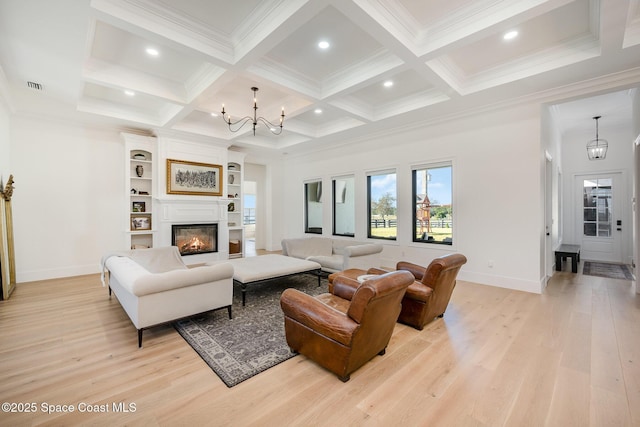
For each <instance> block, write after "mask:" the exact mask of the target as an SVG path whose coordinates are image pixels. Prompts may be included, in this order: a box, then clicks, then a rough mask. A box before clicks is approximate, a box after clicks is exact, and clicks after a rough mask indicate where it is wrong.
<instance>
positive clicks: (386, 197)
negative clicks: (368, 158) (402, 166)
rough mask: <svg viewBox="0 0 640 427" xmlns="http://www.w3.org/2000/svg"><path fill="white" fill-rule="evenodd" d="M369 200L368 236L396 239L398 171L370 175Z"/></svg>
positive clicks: (368, 178) (368, 177)
mask: <svg viewBox="0 0 640 427" xmlns="http://www.w3.org/2000/svg"><path fill="white" fill-rule="evenodd" d="M367 200H368V201H369V203H368V227H367V229H368V231H367V235H368V237H370V238H375V239H389V240H395V239H396V237H397V235H398V221H397V204H396V200H397V191H396V173H395V172H380V173H375V174H370V175H368V176H367Z"/></svg>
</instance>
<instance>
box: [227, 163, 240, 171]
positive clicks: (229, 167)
mask: <svg viewBox="0 0 640 427" xmlns="http://www.w3.org/2000/svg"><path fill="white" fill-rule="evenodd" d="M227 169H229V170H230V171H235V170H238V167H237V166H236V165H235V164H234V163H229V164H228V165H227Z"/></svg>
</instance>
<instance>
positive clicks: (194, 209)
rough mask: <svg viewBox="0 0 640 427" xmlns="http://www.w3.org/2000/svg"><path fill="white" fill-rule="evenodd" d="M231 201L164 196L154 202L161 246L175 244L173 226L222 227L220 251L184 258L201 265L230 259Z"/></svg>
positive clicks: (219, 243)
mask: <svg viewBox="0 0 640 427" xmlns="http://www.w3.org/2000/svg"><path fill="white" fill-rule="evenodd" d="M228 204H229V200H228V199H223V198H213V197H205V196H201V197H190V196H177V197H162V198H156V199H154V205H155V206H157V213H156V216H157V219H156V228H157V230H158V235H157V236H156V238H157V244H158V245H159V246H170V245H171V226H172V225H173V224H206V223H216V224H218V252H215V253H208V254H198V255H190V256H189V257H186V258H185V259H184V261H185V263H188V264H200V263H203V262H209V261H218V260H224V259H228V258H229V248H228V246H227V245H225V244H221V243H223V242H228V240H229V227H228V224H227V205H228Z"/></svg>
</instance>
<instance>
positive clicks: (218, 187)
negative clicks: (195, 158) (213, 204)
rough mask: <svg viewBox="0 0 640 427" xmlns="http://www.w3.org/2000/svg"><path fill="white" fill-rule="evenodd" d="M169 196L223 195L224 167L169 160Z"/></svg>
mask: <svg viewBox="0 0 640 427" xmlns="http://www.w3.org/2000/svg"><path fill="white" fill-rule="evenodd" d="M167 194H190V195H196V196H221V195H222V166H221V165H212V164H207V163H198V162H188V161H184V160H173V159H167Z"/></svg>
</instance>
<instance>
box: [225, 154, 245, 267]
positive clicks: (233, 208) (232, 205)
mask: <svg viewBox="0 0 640 427" xmlns="http://www.w3.org/2000/svg"><path fill="white" fill-rule="evenodd" d="M233 154H234V153H230V156H229V160H230V161H229V163H228V164H227V171H226V175H227V176H226V178H227V198H228V199H229V204H228V208H227V225H228V226H229V258H240V257H242V256H244V224H243V218H242V212H243V208H242V182H243V170H242V166H243V164H242V161H241V160H240V159H232V157H233ZM232 160H235V161H232Z"/></svg>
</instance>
